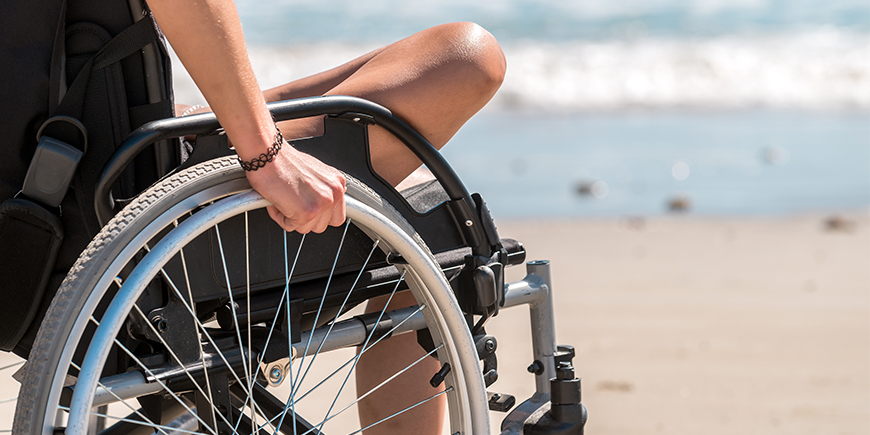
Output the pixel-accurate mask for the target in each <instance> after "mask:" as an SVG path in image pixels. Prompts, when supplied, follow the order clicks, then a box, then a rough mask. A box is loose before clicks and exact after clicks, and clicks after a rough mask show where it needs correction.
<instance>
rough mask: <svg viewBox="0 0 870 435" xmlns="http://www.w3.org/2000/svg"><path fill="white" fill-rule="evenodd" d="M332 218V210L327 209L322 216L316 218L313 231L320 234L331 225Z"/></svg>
mask: <svg viewBox="0 0 870 435" xmlns="http://www.w3.org/2000/svg"><path fill="white" fill-rule="evenodd" d="M331 220H332V210H331V209H330V210H325V211H324V212H323V213H321V214H320V216H318V217H317V219H316V220H315V222H316V223H315V224H314V226H313V227H312V228H311V231H313V232H315V233H317V234H320V233H322V232H324V231H326V229H327V228H328V227H329V222H330V221H331Z"/></svg>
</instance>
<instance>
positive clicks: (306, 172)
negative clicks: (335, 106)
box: [245, 143, 347, 234]
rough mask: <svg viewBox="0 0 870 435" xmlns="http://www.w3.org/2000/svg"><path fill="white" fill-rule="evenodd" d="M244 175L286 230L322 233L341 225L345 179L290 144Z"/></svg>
mask: <svg viewBox="0 0 870 435" xmlns="http://www.w3.org/2000/svg"><path fill="white" fill-rule="evenodd" d="M245 174H246V175H247V177H248V181H249V182H250V183H251V187H253V188H254V190H256V191H257V192H259V193H260V195H263V197H264V198H266V199H267V200H268V201H269V202H271V203H272V206H270V207H267V211H268V212H269V216H271V217H272V219H274V220H275V222H277V223H278V225H280V226H281V228H283V229H284V230H285V231H288V232H289V231H296V232H298V233H300V234H306V233H308V232H310V231H314V232H315V233H322V232H323V231H325V230H326V228H327V227H328V226H330V225H331V226H339V225H341V224H342V223H344V220H345V205H344V192H345V191H346V190H347V187H346V185H345V179H344V176H343V175H342V174H341V172H339V171H338V170H336V169H335V168H333V167H331V166H328V165H326V164H324V163H323V162H321V161H320V160H317V159H316V158H314V157H312V156H310V155H308V154H305V153H303V152H300V151H297V150H296V149H295V148H293V147H292V146H290V145H289V144H286V143H285V144H284V147H283V148H282V149H281V151H280V152H278V154H277V155H276V156H275V159H274V160H273V161H272V162H270V163H268V164H266V166H264V167H262V168H260V169H259V170H257V171H248V172H246V173H245Z"/></svg>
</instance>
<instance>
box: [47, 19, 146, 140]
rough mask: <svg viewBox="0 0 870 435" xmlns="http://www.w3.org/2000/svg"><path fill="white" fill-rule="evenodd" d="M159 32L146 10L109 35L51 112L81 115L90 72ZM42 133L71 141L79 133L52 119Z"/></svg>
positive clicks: (76, 117) (133, 50)
mask: <svg viewBox="0 0 870 435" xmlns="http://www.w3.org/2000/svg"><path fill="white" fill-rule="evenodd" d="M158 35H159V33H158V31H157V24H156V23H155V22H154V18H153V17H152V16H151V14H146V15H145V16H144V17H143V18H142V19H141V20H139V21H137V22H136V23H134V24H133V25H132V26H130V27H128V28H126V29H124V31H122V32H121V33H119V34H118V35H117V36H115V37H114V38H112V40H111V41H109V43H107V44H106V45H105V46H104V47H103V48H102V49H100V51H98V52H97V53H96V54H94V56H93V57H91V59H90V60H88V62H87V63H85V65H84V67H82V69H81V72H79V74H78V76H76V78H75V80H74V81H73V83H72V85H70V87H69V90H68V91H67V93H66V95H64V97H63V101H61V103H60V105H58V106H57V110H56V111H55V112H54V113H53V114H52V116H57V115H64V116H70V117H73V118H75V119H81V117H82V109H83V107H84V102H85V95H86V93H87V92H86V91H87V89H88V82H89V81H90V78H91V72H93V71H96V70H100V69H103V68H105V67H107V66H109V65H111V64H113V63H115V62H118V61H120V60H121V59H124V58H125V57H127V56H129V55H131V54H134V53H136V52H138V51H139V50H141V49H142V48H143V47H145V46H146V45H148V44H150V43H152V42H154V41H156V40H157V39H158ZM45 134H46V135H48V136H50V137H55V138H58V139H60V140H64V141H66V142H68V143H71V144H75V143H78V142H77V137H76V136H77V135H78V133H77V132H74V131H71V130H70V129H69V128H68V126H67V125H66V124H65V123H52V124H50V125H48V126H46V128H45Z"/></svg>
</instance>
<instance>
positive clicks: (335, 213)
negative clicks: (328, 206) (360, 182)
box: [329, 195, 347, 227]
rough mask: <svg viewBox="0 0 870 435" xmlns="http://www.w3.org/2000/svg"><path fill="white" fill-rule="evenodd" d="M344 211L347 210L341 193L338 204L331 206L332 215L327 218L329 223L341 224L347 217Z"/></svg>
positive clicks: (336, 225)
mask: <svg viewBox="0 0 870 435" xmlns="http://www.w3.org/2000/svg"><path fill="white" fill-rule="evenodd" d="M346 212H347V210H346V206H345V203H344V195H342V196H341V198H340V199H339V201H338V204H336V205H335V207H333V208H332V216H331V219H330V220H329V225H332V226H334V227H338V226H341V224H343V223H344V221H345V220H346V218H347V216H346Z"/></svg>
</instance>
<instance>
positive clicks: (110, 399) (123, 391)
mask: <svg viewBox="0 0 870 435" xmlns="http://www.w3.org/2000/svg"><path fill="white" fill-rule="evenodd" d="M100 383H101V384H102V385H101V386H98V387H97V391H96V392H95V393H94V406H101V405H108V404H110V403H115V402H117V401H118V398H119V397H120V398H121V399H132V398H134V397H140V396H145V395H148V394H154V393H156V392H158V391H161V388H160V385H157V384H156V383H155V384H153V385H152V384H149V383H147V382H145V376H144V375H142V373H141V372H139V371H132V372H127V373H122V374H120V375H115V376H110V377H108V378H106V379H103V380H102V381H100ZM155 387H156V389H155ZM115 396H117V397H115Z"/></svg>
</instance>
